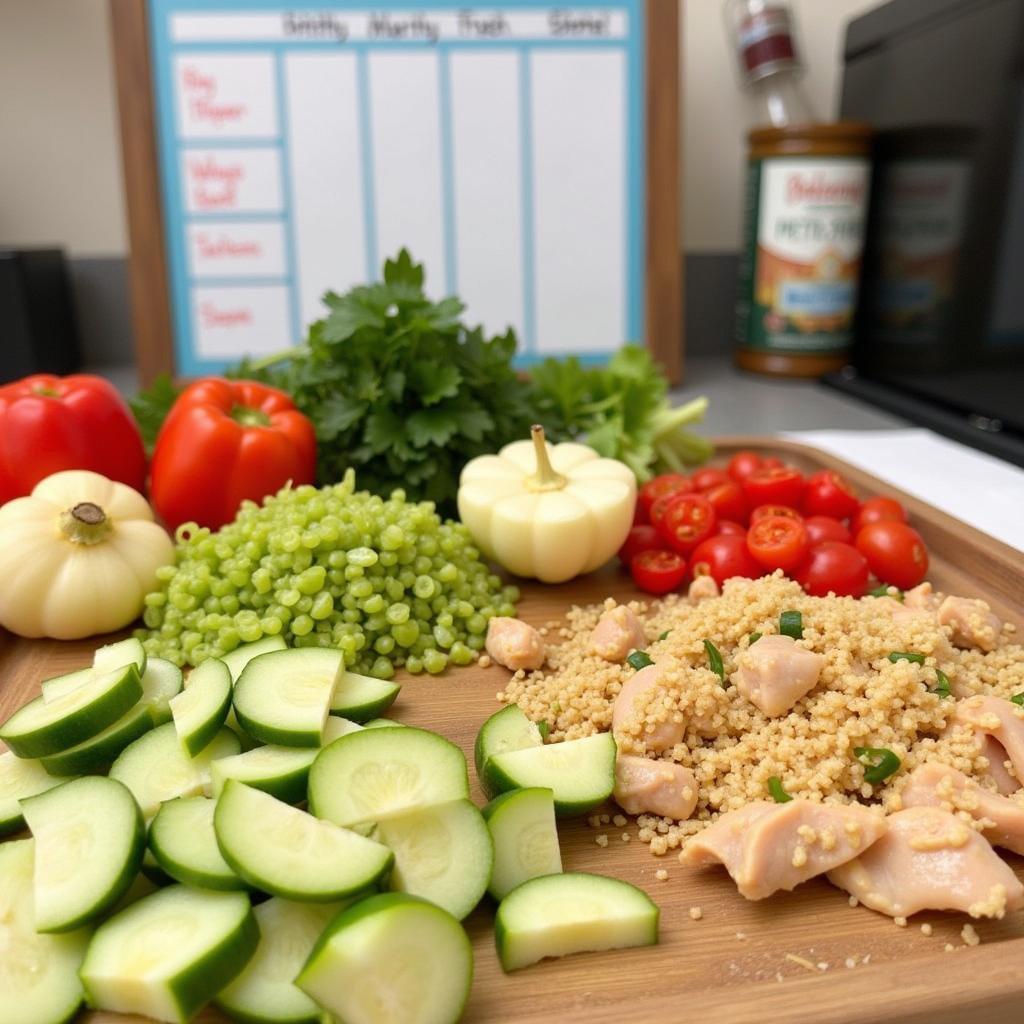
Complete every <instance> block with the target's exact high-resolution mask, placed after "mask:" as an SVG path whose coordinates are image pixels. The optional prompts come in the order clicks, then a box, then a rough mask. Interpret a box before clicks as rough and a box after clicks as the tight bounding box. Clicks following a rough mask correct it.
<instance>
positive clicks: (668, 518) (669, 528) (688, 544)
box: [659, 494, 717, 555]
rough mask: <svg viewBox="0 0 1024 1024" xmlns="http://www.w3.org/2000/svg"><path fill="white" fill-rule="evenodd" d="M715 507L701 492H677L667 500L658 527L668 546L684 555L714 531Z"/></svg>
mask: <svg viewBox="0 0 1024 1024" xmlns="http://www.w3.org/2000/svg"><path fill="white" fill-rule="evenodd" d="M716 520H717V516H716V515H715V508H714V506H713V505H712V504H711V502H710V501H708V499H707V498H705V497H704V495H703V494H679V495H676V497H675V498H673V499H672V501H671V502H669V506H668V508H667V509H665V515H664V518H663V519H662V521H661V525H660V526H659V529H660V530H661V535H662V537H664V538H665V540H667V541H668V544H669V547H670V548H672V549H673V550H675V551H681V552H682V553H683V554H684V555H685V554H688V553H689V552H690V551H692V550H693V549H694V548H695V547H696V546H697V545H698V544H699V543H700V542H701V541H702V540H704V538H705V537H710V536H711V535H712V534H713V533H714V532H715V523H716Z"/></svg>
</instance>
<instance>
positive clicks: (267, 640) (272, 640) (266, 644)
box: [220, 634, 288, 683]
mask: <svg viewBox="0 0 1024 1024" xmlns="http://www.w3.org/2000/svg"><path fill="white" fill-rule="evenodd" d="M287 648H288V645H287V644H286V643H285V641H284V637H283V636H281V635H280V634H278V635H277V636H265V637H263V638H262V639H261V640H254V641H253V642H252V643H251V644H242V645H241V646H240V647H236V648H235V649H234V650H233V651H229V652H228V653H227V654H223V655H221V658H220V660H221V661H223V662H224V664H225V665H227V667H228V671H229V672H230V673H231V682H233V683H237V682H238V677H239V676H240V675H241V674H242V669H244V668H245V666H246V665H248V664H249V662H250V661H252V659H253V658H258V657H259V656H260V655H261V654H269V653H270V652H271V651H284V650H287Z"/></svg>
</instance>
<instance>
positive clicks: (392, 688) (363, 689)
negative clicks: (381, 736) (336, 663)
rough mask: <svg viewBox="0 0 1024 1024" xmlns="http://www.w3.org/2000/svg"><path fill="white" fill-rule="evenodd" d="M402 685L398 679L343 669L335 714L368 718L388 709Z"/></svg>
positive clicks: (359, 719)
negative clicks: (388, 679)
mask: <svg viewBox="0 0 1024 1024" xmlns="http://www.w3.org/2000/svg"><path fill="white" fill-rule="evenodd" d="M401 689H402V688H401V686H399V685H398V683H389V682H388V681H387V680H385V679H374V678H373V677H372V676H361V675H359V674H358V673H357V672H349V671H347V670H343V671H342V673H341V675H340V676H339V677H338V682H337V685H336V686H335V688H334V695H333V696H332V697H331V714H332V715H341V716H342V717H343V718H349V719H351V720H352V721H353V722H366V721H368V720H369V719H371V718H375V717H376V716H377V715H380V714H383V713H384V712H385V711H387V709H388V708H389V707H391V705H392V704H394V703H395V698H396V697H397V696H398V691H399V690H401Z"/></svg>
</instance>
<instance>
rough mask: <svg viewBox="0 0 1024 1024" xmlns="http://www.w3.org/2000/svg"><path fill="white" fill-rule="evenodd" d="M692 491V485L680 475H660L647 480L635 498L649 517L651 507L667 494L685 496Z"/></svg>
mask: <svg viewBox="0 0 1024 1024" xmlns="http://www.w3.org/2000/svg"><path fill="white" fill-rule="evenodd" d="M692 490H693V484H691V483H690V481H689V480H688V479H687V478H686V477H685V476H683V474H682V473H662V474H661V476H656V477H655V478H654V479H653V480H648V481H647V483H645V484H644V485H643V486H642V487H641V488H640V491H639V493H638V494H637V496H636V500H637V503H638V504H639V505H640V506H641V507H642V508H643V510H644V511H645V512H646V513H647V514H648V516H650V514H651V506H652V505H653V504H654V503H655V502H656V501H657V500H658V499H659V498H664V497H665V496H666V495H668V494H685V493H687V492H688V491H692Z"/></svg>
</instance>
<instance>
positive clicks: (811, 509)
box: [803, 469, 860, 519]
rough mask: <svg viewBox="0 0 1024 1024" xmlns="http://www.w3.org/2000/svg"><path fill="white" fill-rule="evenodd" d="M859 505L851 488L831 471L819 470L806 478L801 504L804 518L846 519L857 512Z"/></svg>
mask: <svg viewBox="0 0 1024 1024" xmlns="http://www.w3.org/2000/svg"><path fill="white" fill-rule="evenodd" d="M859 505H860V502H859V501H858V500H857V495H856V494H854V493H853V488H852V487H851V486H850V485H849V484H848V483H847V482H846V481H845V480H844V479H843V478H842V477H841V476H840V475H839V474H838V473H834V472H833V471H832V470H831V469H822V470H819V471H818V472H817V473H812V474H811V475H810V476H809V477H808V478H807V485H806V487H805V488H804V503H803V513H804V515H805V516H831V517H832V518H833V519H847V518H849V517H850V516H852V515H853V514H854V512H856V511H857V508H858V506H859Z"/></svg>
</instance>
